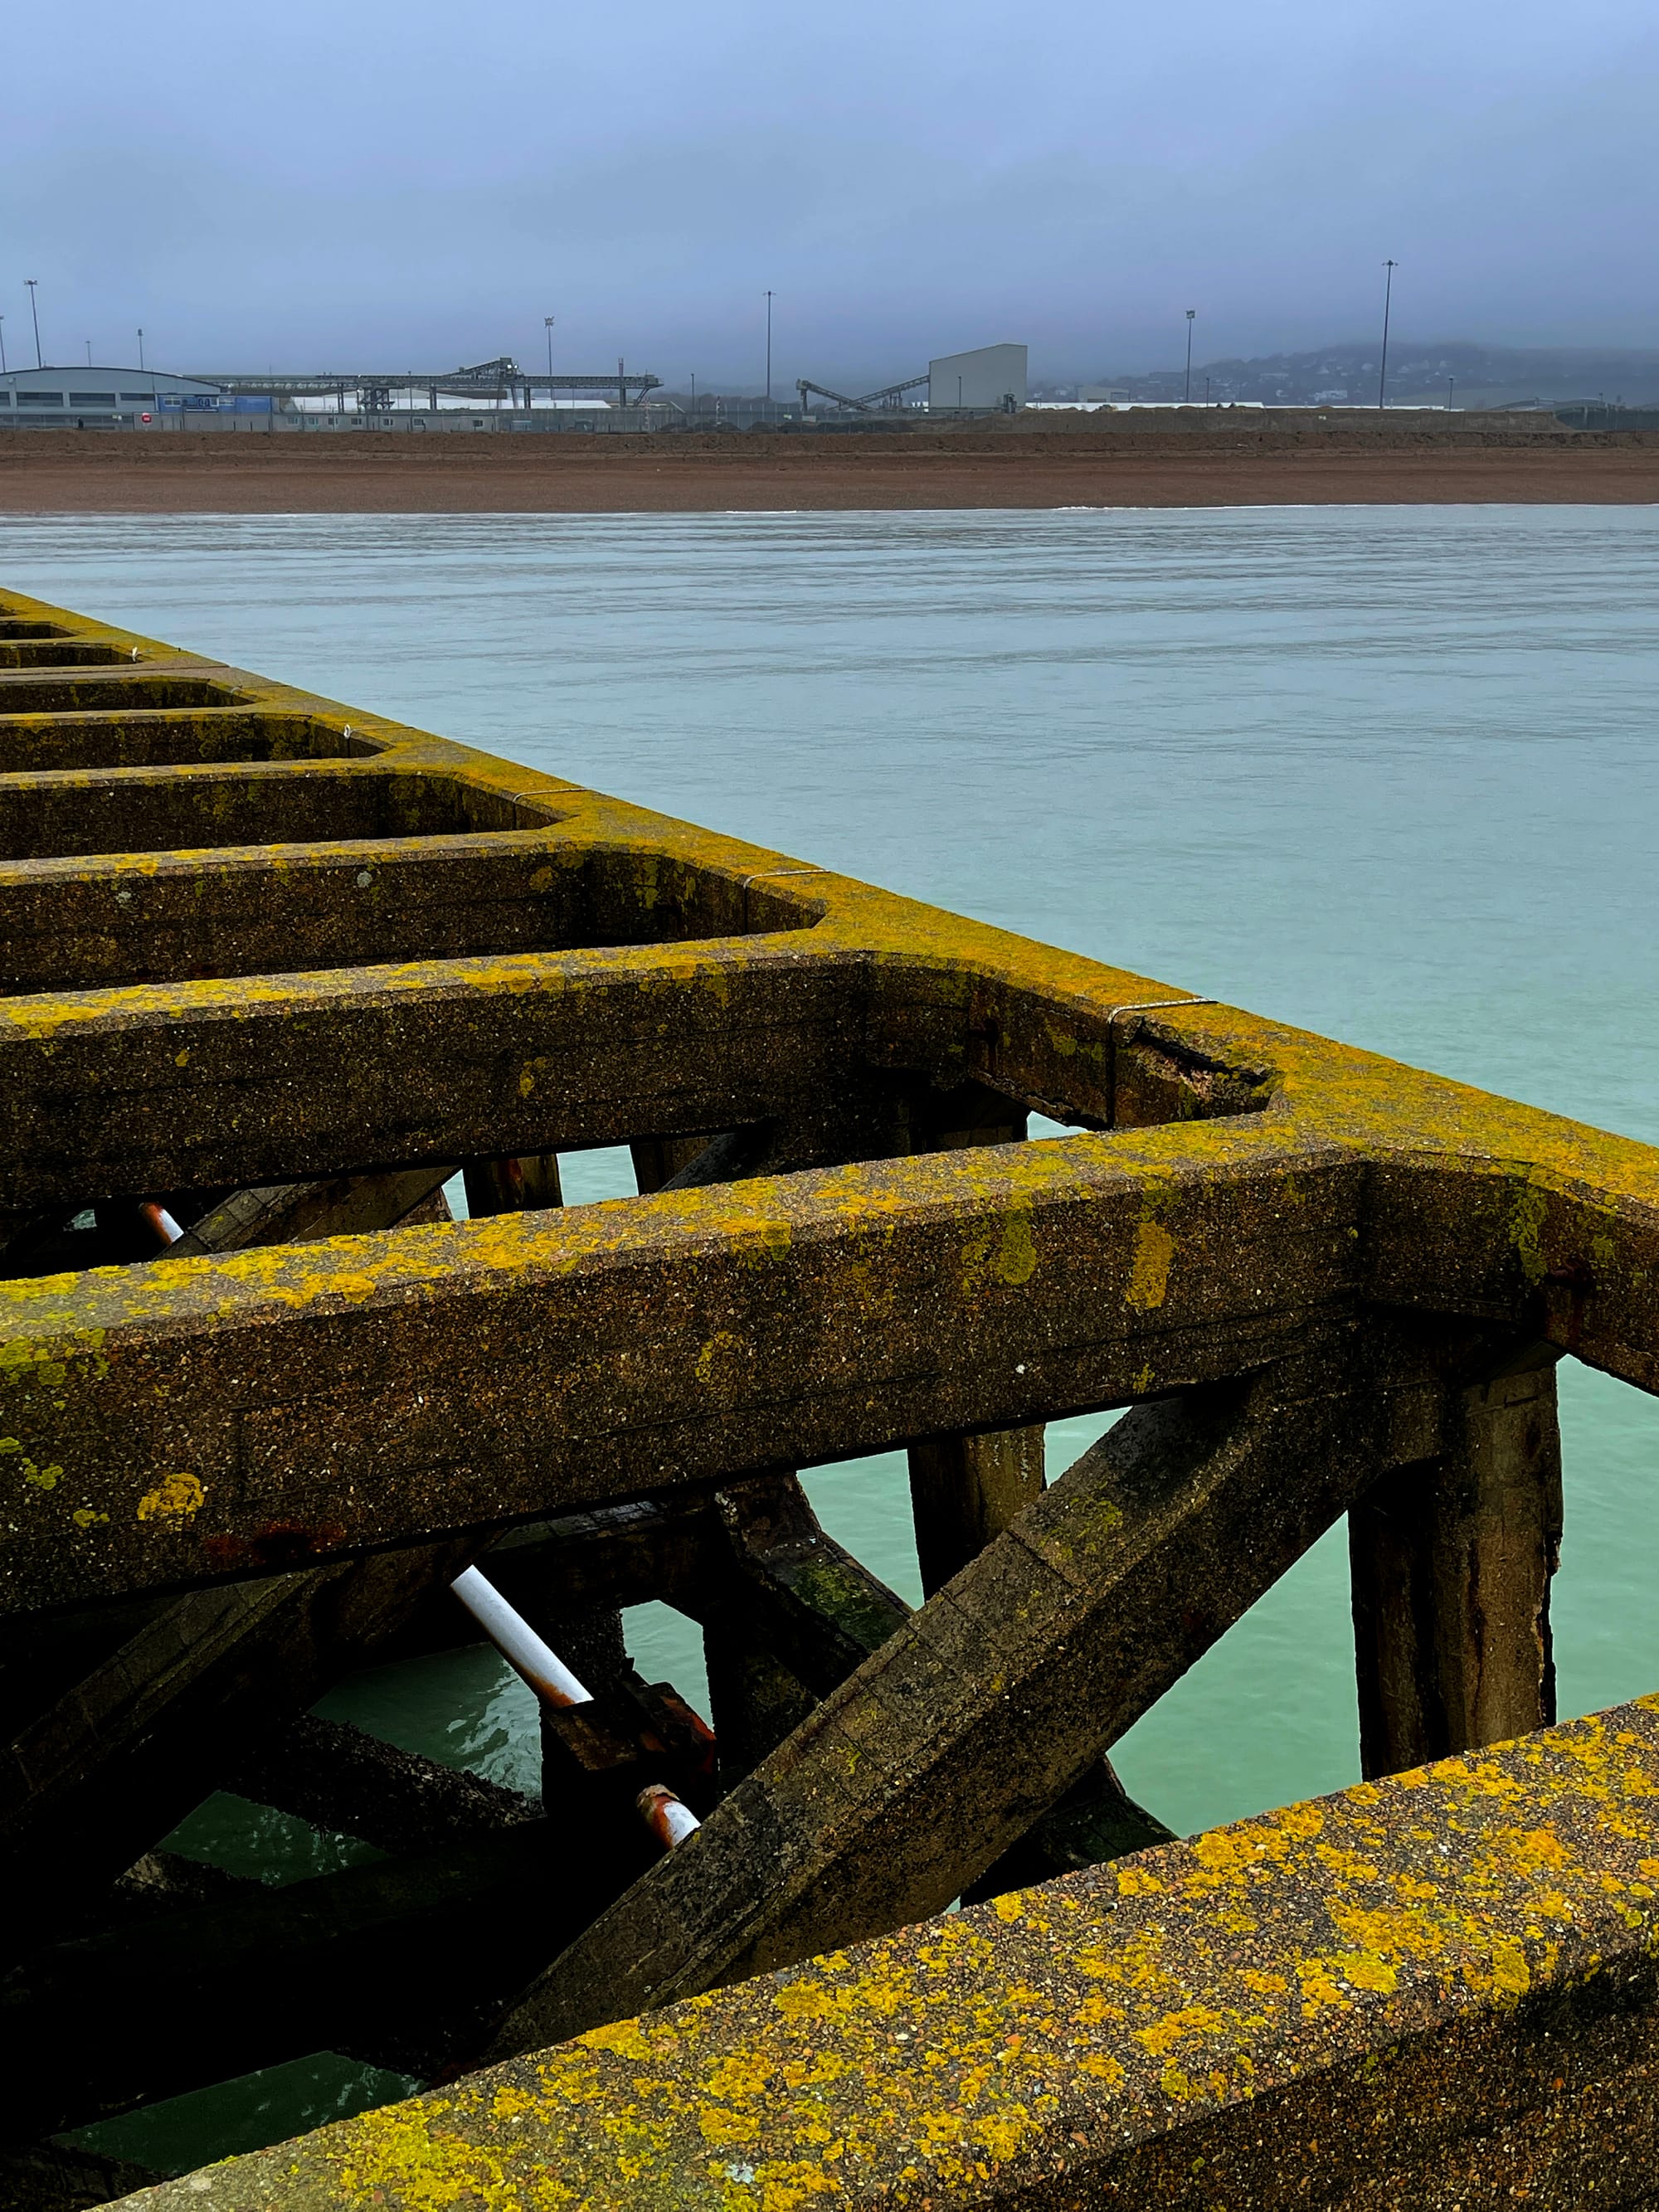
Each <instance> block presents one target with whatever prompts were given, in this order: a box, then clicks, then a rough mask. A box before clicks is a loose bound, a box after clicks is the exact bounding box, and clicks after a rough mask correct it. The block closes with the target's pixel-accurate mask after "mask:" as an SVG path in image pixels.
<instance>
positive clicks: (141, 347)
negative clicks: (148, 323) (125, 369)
mask: <svg viewBox="0 0 1659 2212" xmlns="http://www.w3.org/2000/svg"><path fill="white" fill-rule="evenodd" d="M143 373H144V326H143V324H142V323H140V324H139V325H138V374H140V376H142V375H143Z"/></svg>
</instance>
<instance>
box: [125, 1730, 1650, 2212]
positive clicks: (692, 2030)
mask: <svg viewBox="0 0 1659 2212" xmlns="http://www.w3.org/2000/svg"><path fill="white" fill-rule="evenodd" d="M1656 1808H1659V1711H1656V1701H1655V1700H1653V1699H1644V1700H1641V1701H1640V1702H1638V1704H1636V1705H1629V1706H1623V1707H1620V1708H1618V1709H1616V1710H1615V1711H1613V1712H1610V1713H1607V1714H1603V1715H1600V1716H1597V1717H1593V1718H1591V1719H1589V1720H1583V1721H1577V1722H1574V1723H1571V1724H1570V1725H1568V1726H1566V1727H1563V1728H1559V1729H1553V1730H1550V1731H1548V1732H1547V1733H1543V1734H1541V1735H1534V1736H1531V1737H1529V1738H1528V1739H1526V1740H1525V1741H1522V1742H1520V1743H1518V1744H1514V1745H1510V1746H1508V1747H1504V1748H1503V1749H1502V1750H1499V1751H1495V1752H1488V1753H1480V1754H1472V1755H1469V1756H1466V1757H1464V1758H1462V1759H1448V1760H1445V1761H1443V1762H1442V1763H1441V1764H1439V1765H1435V1766H1431V1767H1429V1768H1426V1769H1423V1770H1419V1771H1415V1772H1413V1773H1410V1774H1407V1775H1402V1776H1400V1777H1397V1778H1394V1779H1392V1780H1389V1781H1385V1782H1382V1783H1375V1784H1362V1785H1360V1786H1359V1787H1358V1788H1357V1789H1354V1790H1347V1791H1346V1792H1344V1793H1343V1794H1342V1795H1340V1796H1335V1797H1328V1798H1324V1799H1321V1800H1318V1801H1316V1802H1311V1803H1308V1804H1302V1805H1295V1806H1291V1807H1289V1808H1286V1809H1285V1811H1283V1812H1279V1813H1270V1814H1266V1815H1264V1816H1263V1817H1261V1819H1259V1820H1247V1821H1244V1822H1242V1823H1240V1824H1239V1825H1238V1826H1235V1827H1231V1828H1224V1829H1219V1830H1217V1831H1215V1832H1212V1834H1209V1835H1206V1836H1200V1837H1198V1838H1194V1840H1193V1841H1192V1842H1190V1843H1183V1844H1170V1845H1168V1846H1166V1847H1165V1848H1164V1850H1157V1851H1150V1852H1146V1853H1145V1854H1143V1855H1141V1856H1140V1857H1136V1858H1132V1859H1126V1860H1120V1861H1119V1862H1117V1863H1115V1865H1113V1866H1110V1867H1108V1868H1104V1869H1100V1870H1098V1871H1097V1872H1093V1873H1088V1874H1080V1875H1070V1876H1067V1877H1066V1878H1065V1879H1064V1880H1061V1881H1056V1882H1054V1883H1052V1884H1049V1885H1048V1886H1046V1887H1042V1888H1041V1889H1036V1890H1031V1891H1028V1892H1026V1893H1024V1894H1022V1895H1018V1896H1013V1897H1007V1898H1003V1899H999V1900H998V1901H997V1903H996V1904H995V1905H983V1906H979V1907H976V1908H975V1909H974V1910H972V1911H964V1912H961V1913H958V1914H956V1915H953V1916H951V1917H947V1918H945V1919H943V1920H937V1921H933V1922H931V1923H927V1925H925V1926H921V1927H917V1928H912V1929H905V1930H904V1931H903V1932H902V1933H901V1934H899V1935H896V1936H889V1937H887V1938H885V1939H884V1940H883V1941H881V1942H875V1943H871V1944H868V1945H866V1946H865V1947H863V1948H860V1949H857V1950H854V1951H851V1952H842V1953H836V1954H829V1955H828V1956H826V1957H823V1958H821V1959H816V1960H812V1961H811V1962H810V1963H809V1964H807V1965H805V1966H799V1967H796V1968H793V1970H791V1971H789V1972H783V1973H779V1974H769V1975H765V1976H763V1977H762V1978H759V1979H757V1980H756V1981H752V1982H750V1983H747V1984H744V1985H743V1986H742V1987H740V1988H738V1989H733V1990H726V1991H723V1992H722V1993H720V1995H718V1996H711V1997H706V1998H702V1999H699V2000H696V2001H695V2002H690V2003H686V2004H682V2005H677V2006H674V2007H673V2008H671V2009H669V2010H667V2011H665V2012H661V2013H657V2014H653V2015H650V2016H649V2017H647V2019H644V2020H641V2021H626V2022H623V2023H621V2024H618V2025H617V2026H615V2027H608V2028H605V2029H601V2030H600V2031H599V2032H598V2033H594V2034H592V2035H589V2036H586V2037H584V2038H583V2039H581V2040H580V2042H577V2043H574V2044H568V2045H562V2046H561V2047H559V2048H557V2049H555V2050H550V2051H540V2052H538V2053H536V2054H534V2055H533V2056H531V2057H525V2058H520V2059H517V2060H514V2061H513V2062H511V2063H508V2064H506V2065H503V2066H498V2067H495V2068H493V2069H490V2070H489V2071H488V2072H485V2073H483V2074H480V2075H475V2076H473V2077H472V2078H471V2079H470V2080H468V2081H464V2082H461V2083H459V2084H458V2085H456V2086H455V2087H452V2088H447V2089H442V2090H439V2091H435V2092H433V2093H430V2094H428V2095H427V2096H425V2097H422V2098H417V2099H416V2100H413V2101H412V2102H410V2103H409V2104H404V2105H398V2106H390V2107H387V2108H386V2109H384V2110H382V2111H380V2112H371V2113H368V2114H365V2115H364V2116H363V2117H362V2118H359V2119H356V2120H349V2121H346V2122H344V2123H343V2124H340V2125H338V2126H336V2127H332V2128H326V2129H323V2130H319V2132H318V2133H316V2134H314V2135H312V2136H306V2137H303V2138H302V2139H301V2140H300V2141H298V2142H291V2143H281V2144H278V2145H276V2147H275V2148H272V2149H270V2150H268V2151H264V2152H261V2153H259V2154H257V2155H256V2156H254V2157H252V2158H243V2159H237V2160H232V2161H231V2162H230V2163H229V2164H228V2165H226V2166H218V2167H215V2168H210V2169H209V2170H208V2171H207V2172H204V2173H202V2174H198V2175H195V2176H192V2177H190V2178H189V2179H185V2180H181V2181H177V2182H171V2183H167V2184H166V2185H163V2186H162V2187H161V2188H160V2189H158V2190H155V2191H149V2192H146V2193H144V2194H143V2195H142V2196H140V2197H136V2198H134V2199H132V2200H131V2202H132V2203H134V2204H135V2205H143V2207H144V2208H145V2212H174V2208H176V2212H185V2208H186V2207H188V2208H191V2212H195V2208H197V2207H198V2206H200V2205H202V2204H203V2203H207V2204H209V2205H210V2206H218V2207H220V2208H221V2209H222V2212H264V2208H267V2207H269V2208H276V2207H281V2208H282V2212H322V2209H323V2208H325V2207H334V2206H342V2207H343V2206H347V2205H351V2206H357V2205H362V2204H364V2203H374V2204H376V2205H378V2206H380V2207H383V2208H385V2212H416V2208H419V2212H428V2208H433V2207H438V2206H447V2205H458V2206H459V2205H465V2206H469V2207H474V2208H478V2212H484V2208H490V2212H494V2208H498V2207H499V2208H503V2212H505V2208H507V2207H513V2208H514V2212H542V2208H548V2212H551V2208H554V2207H560V2206H569V2207H574V2206H578V2205H592V2206H599V2205H604V2206H605V2207H606V2208H608V2212H630V2208H633V2207H639V2208H640V2212H645V2208H647V2207H649V2208H651V2212H658V2208H660V2207H674V2208H677V2212H702V2208H708V2212H740V2209H741V2208H747V2207H753V2208H755V2212H780V2209H781V2208H796V2207H806V2206H810V2205H812V2204H815V2203H818V2202H820V2201H823V2202H825V2203H844V2204H848V2205H861V2206H872V2207H873V2206H877V2205H879V2206H882V2207H891V2208H894V2212H902V2208H908V2212H922V2208H924V2207H930V2206H931V2207H934V2208H938V2207H942V2206H944V2205H946V2204H950V2205H981V2206H990V2205H1005V2204H1006V2205H1009V2206H1019V2207H1021V2208H1030V2212H1036V2208H1039V2207H1041V2208H1044V2212H1049V2208H1054V2212H1062V2209H1063V2212H1085V2208H1087V2212H1093V2208H1095V2207H1097V2206H1112V2205H1121V2206H1122V2207H1124V2208H1125V2212H1130V2208H1133V2212H1141V2208H1144V2207H1146V2206H1149V2205H1153V2204H1156V2205H1158V2206H1159V2207H1169V2208H1170V2212H1200V2208H1201V2212H1221V2209H1222V2208H1224V2207H1225V2208H1228V2209H1229V2212H1237V2208H1244V2207H1249V2208H1255V2212H1279V2208H1281V2207H1282V2208H1285V2212H1289V2208H1291V2207H1296V2208H1329V2212H1338V2208H1340V2212H1397V2208H1399V2207H1401V2206H1406V2205H1409V2206H1410V2207H1412V2208H1413V2212H1418V2209H1419V2208H1422V2212H1488V2208H1491V2212H1496V2208H1498V2206H1500V2205H1501V2206H1509V2205H1511V2204H1513V2203H1516V2202H1525V2203H1528V2204H1529V2205H1536V2206H1539V2207H1541V2208H1543V2212H1584V2208H1585V2207H1586V2206H1588V2205H1590V2204H1597V2205H1607V2206H1630V2205H1633V2204H1635V2203H1638V2202H1641V2201H1643V2200H1644V2198H1645V2197H1647V2196H1648V2195H1649V2194H1650V2190H1651V2184H1652V2179H1653V2173H1654V2171H1655V2161H1656V2160H1659V2093H1656V2090H1659V2082H1656V2062H1655V2057H1654V2050H1655V2042H1654V2037H1655V2030H1656V2027H1659V1986H1656V1984H1659V1970H1656V1959H1659V1810H1656Z"/></svg>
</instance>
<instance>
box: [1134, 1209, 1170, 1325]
mask: <svg viewBox="0 0 1659 2212" xmlns="http://www.w3.org/2000/svg"><path fill="white" fill-rule="evenodd" d="M1175 1251H1176V1246H1175V1239H1174V1237H1171V1236H1170V1232H1169V1231H1168V1230H1167V1229H1165V1228H1164V1227H1163V1226H1162V1225H1161V1224H1159V1223H1158V1222H1156V1221H1143V1222H1141V1223H1140V1224H1139V1225H1138V1227H1137V1228H1136V1230H1135V1253H1134V1262H1133V1266H1132V1267H1131V1268H1130V1270H1129V1287H1128V1289H1127V1291H1125V1292H1124V1297H1125V1300H1126V1301H1127V1304H1129V1305H1131V1306H1132V1307H1133V1309H1134V1310H1135V1311H1136V1312H1137V1313H1151V1312H1152V1310H1153V1309H1154V1308H1155V1307H1157V1306H1161V1305H1162V1304H1163V1303H1164V1297H1165V1296H1166V1295H1167V1293H1168V1291H1169V1287H1170V1263H1171V1261H1173V1260H1174V1258H1175Z"/></svg>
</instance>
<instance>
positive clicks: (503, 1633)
mask: <svg viewBox="0 0 1659 2212" xmlns="http://www.w3.org/2000/svg"><path fill="white" fill-rule="evenodd" d="M449 1587H450V1588H451V1589H453V1591H454V1593H455V1595H456V1596H457V1597H458V1598H459V1600H460V1601H461V1603H462V1604H463V1605H464V1606H465V1607H466V1609H467V1611H468V1612H469V1613H471V1615H472V1618H473V1619H474V1620H476V1621H477V1624H478V1626H479V1627H480V1628H482V1629H483V1632H484V1634H485V1635H486V1636H487V1637H488V1638H489V1640H490V1642H491V1643H492V1644H494V1645H495V1649H496V1650H498V1651H499V1652H500V1653H501V1656H502V1658H503V1659H505V1660H506V1662H507V1665H508V1666H509V1667H511V1668H513V1672H514V1673H515V1674H520V1675H522V1676H523V1678H524V1680H526V1682H528V1683H529V1685H530V1686H531V1688H532V1690H533V1691H534V1692H536V1695H537V1696H538V1698H545V1699H546V1700H547V1702H548V1704H549V1705H592V1702H593V1699H592V1692H590V1691H588V1690H586V1689H584V1688H583V1687H582V1685H581V1684H580V1682H579V1681H578V1680H576V1678H575V1676H574V1674H572V1673H571V1671H570V1669H569V1668H568V1667H567V1666H566V1665H565V1663H564V1662H563V1660H562V1659H561V1658H560V1656H559V1655H558V1653H557V1652H556V1651H555V1650H552V1649H551V1647H550V1645H548V1644H544V1643H543V1641H542V1639H541V1638H540V1637H539V1636H538V1635H537V1633H536V1632H535V1630H534V1629H533V1628H532V1626H530V1623H529V1622H528V1621H527V1620H525V1619H524V1618H523V1616H522V1615H521V1614H520V1613H515V1612H514V1611H513V1607H511V1606H510V1605H509V1604H508V1603H507V1600H506V1599H505V1598H504V1597H503V1596H502V1595H501V1592H500V1591H499V1590H498V1589H496V1587H495V1583H492V1582H489V1581H486V1579H485V1578H484V1577H483V1575H481V1574H480V1573H479V1572H478V1570H477V1568H476V1567H469V1568H468V1569H467V1570H466V1571H465V1574H461V1575H457V1577H455V1579H454V1581H453V1583H451V1584H450V1585H449ZM687 1817H688V1818H689V1817H690V1816H689V1815H688V1816H687Z"/></svg>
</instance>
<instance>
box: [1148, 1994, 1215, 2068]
mask: <svg viewBox="0 0 1659 2212" xmlns="http://www.w3.org/2000/svg"><path fill="white" fill-rule="evenodd" d="M1226 2024H1227V2023H1226V2021H1225V2020H1224V2019H1223V2018H1222V2016H1221V2015H1220V2014H1219V2013H1218V2012H1217V2011H1216V2009H1215V2008H1214V2007H1213V2006H1212V2005H1202V2004H1197V2005H1184V2006H1182V2008H1181V2010H1180V2011H1179V2012H1171V2013H1166V2014H1165V2015H1164V2017H1163V2019H1162V2020H1158V2021H1153V2022H1152V2026H1151V2027H1138V2028H1137V2029H1136V2030H1135V2032H1134V2037H1135V2041H1136V2042H1137V2043H1139V2045H1142V2047H1143V2048H1144V2049H1146V2050H1147V2051H1151V2052H1152V2056H1153V2057H1155V2058H1162V2057H1164V2054H1165V2052H1166V2051H1173V2050H1174V2049H1175V2047H1176V2044H1178V2043H1182V2042H1184V2041H1185V2040H1186V2039H1187V2038H1188V2036H1194V2035H1213V2034H1215V2033H1217V2031H1218V2029H1220V2028H1223V2027H1225V2026H1226Z"/></svg>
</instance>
